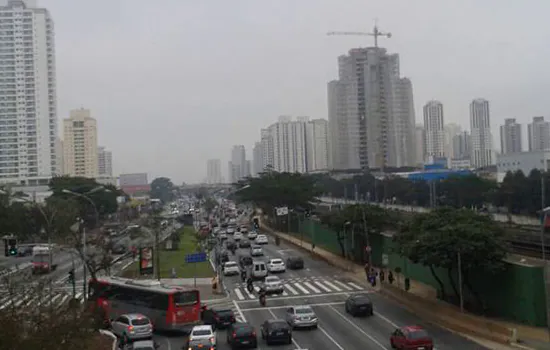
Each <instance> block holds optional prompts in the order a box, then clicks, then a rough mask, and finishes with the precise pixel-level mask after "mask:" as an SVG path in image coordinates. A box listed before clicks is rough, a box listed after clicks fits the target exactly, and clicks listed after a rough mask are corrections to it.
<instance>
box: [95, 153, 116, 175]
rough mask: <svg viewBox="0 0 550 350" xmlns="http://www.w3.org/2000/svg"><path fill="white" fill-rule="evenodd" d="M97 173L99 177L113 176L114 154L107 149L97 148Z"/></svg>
mask: <svg viewBox="0 0 550 350" xmlns="http://www.w3.org/2000/svg"><path fill="white" fill-rule="evenodd" d="M97 173H98V175H99V176H108V177H112V176H113V153H112V152H111V151H107V150H106V149H105V147H98V148H97Z"/></svg>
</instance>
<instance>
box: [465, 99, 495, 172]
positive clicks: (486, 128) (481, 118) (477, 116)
mask: <svg viewBox="0 0 550 350" xmlns="http://www.w3.org/2000/svg"><path fill="white" fill-rule="evenodd" d="M470 130H471V142H472V149H471V154H472V156H471V163H472V166H473V167H475V168H482V167H486V166H489V165H493V164H494V161H493V160H494V156H493V152H494V150H493V136H492V134H491V118H490V113H489V101H487V100H484V99H481V98H478V99H475V100H473V101H472V102H471V103H470Z"/></svg>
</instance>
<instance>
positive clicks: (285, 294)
mask: <svg viewBox="0 0 550 350" xmlns="http://www.w3.org/2000/svg"><path fill="white" fill-rule="evenodd" d="M283 296H284V297H286V296H288V293H287V292H286V290H284V289H283Z"/></svg>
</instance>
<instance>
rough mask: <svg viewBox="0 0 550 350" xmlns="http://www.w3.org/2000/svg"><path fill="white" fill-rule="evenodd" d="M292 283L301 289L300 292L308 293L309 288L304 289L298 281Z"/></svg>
mask: <svg viewBox="0 0 550 350" xmlns="http://www.w3.org/2000/svg"><path fill="white" fill-rule="evenodd" d="M293 284H294V286H295V287H296V288H298V289H299V290H301V291H302V293H304V294H309V290H307V289H305V288H304V287H302V286H301V285H300V284H299V283H293Z"/></svg>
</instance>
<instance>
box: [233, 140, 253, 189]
mask: <svg viewBox="0 0 550 350" xmlns="http://www.w3.org/2000/svg"><path fill="white" fill-rule="evenodd" d="M247 173H248V171H247V165H246V150H245V148H244V146H243V145H235V146H233V148H232V149H231V161H230V162H229V179H230V181H231V182H232V183H234V182H237V181H240V180H242V179H244V178H245V177H246V176H248V174H247Z"/></svg>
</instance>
